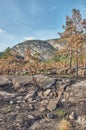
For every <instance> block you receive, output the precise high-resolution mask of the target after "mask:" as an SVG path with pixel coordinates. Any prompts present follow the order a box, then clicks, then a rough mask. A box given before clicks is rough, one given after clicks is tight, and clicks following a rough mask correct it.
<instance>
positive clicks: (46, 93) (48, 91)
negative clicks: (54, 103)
mask: <svg viewBox="0 0 86 130" xmlns="http://www.w3.org/2000/svg"><path fill="white" fill-rule="evenodd" d="M50 92H51V89H47V90H46V91H45V92H44V94H43V95H44V97H46V96H48V95H49V94H50Z"/></svg>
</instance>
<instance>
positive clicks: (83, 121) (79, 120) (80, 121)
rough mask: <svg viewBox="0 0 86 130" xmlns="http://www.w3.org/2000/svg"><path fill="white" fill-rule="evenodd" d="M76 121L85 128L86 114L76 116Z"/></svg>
mask: <svg viewBox="0 0 86 130" xmlns="http://www.w3.org/2000/svg"><path fill="white" fill-rule="evenodd" d="M77 122H78V123H79V124H80V125H81V126H82V127H83V128H86V116H84V115H83V116H78V119H77Z"/></svg>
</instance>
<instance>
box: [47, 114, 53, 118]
mask: <svg viewBox="0 0 86 130" xmlns="http://www.w3.org/2000/svg"><path fill="white" fill-rule="evenodd" d="M47 117H48V118H49V119H54V118H55V115H54V114H53V113H48V114H47Z"/></svg>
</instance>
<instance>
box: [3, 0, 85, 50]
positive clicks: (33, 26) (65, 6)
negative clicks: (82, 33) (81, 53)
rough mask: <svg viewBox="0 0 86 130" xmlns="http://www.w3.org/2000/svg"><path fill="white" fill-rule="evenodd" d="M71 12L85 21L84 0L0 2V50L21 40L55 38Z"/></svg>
mask: <svg viewBox="0 0 86 130" xmlns="http://www.w3.org/2000/svg"><path fill="white" fill-rule="evenodd" d="M72 9H79V10H80V12H81V14H82V17H83V18H86V0H0V51H3V50H4V49H6V48H7V47H12V46H14V45H16V44H17V43H20V42H23V41H25V40H33V39H39V40H46V39H52V38H58V37H59V36H58V34H57V33H58V32H62V31H63V30H62V25H65V17H66V15H68V16H71V14H72Z"/></svg>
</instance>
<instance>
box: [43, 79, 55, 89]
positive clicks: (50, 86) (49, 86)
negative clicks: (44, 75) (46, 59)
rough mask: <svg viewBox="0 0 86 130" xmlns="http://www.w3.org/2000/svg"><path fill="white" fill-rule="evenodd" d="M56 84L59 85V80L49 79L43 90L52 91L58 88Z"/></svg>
mask: <svg viewBox="0 0 86 130" xmlns="http://www.w3.org/2000/svg"><path fill="white" fill-rule="evenodd" d="M56 83H57V79H53V78H52V79H50V80H49V79H48V81H47V82H46V83H45V84H44V86H43V89H45V90H46V89H51V88H55V87H56Z"/></svg>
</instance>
